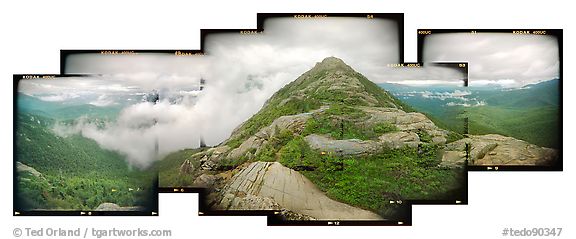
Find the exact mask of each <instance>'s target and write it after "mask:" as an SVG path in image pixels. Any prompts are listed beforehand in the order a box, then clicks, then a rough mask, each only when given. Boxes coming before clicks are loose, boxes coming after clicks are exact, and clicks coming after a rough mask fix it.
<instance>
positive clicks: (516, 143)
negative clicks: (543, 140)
mask: <svg viewBox="0 0 576 239" xmlns="http://www.w3.org/2000/svg"><path fill="white" fill-rule="evenodd" d="M466 143H468V144H469V145H470V158H469V162H468V163H469V164H470V165H531V166H535V165H540V166H546V165H551V164H553V163H554V162H555V160H557V158H558V152H557V151H556V150H555V149H550V148H545V147H539V146H537V145H533V144H530V143H528V142H525V141H523V140H519V139H515V138H512V137H506V136H502V135H498V134H487V135H470V136H469V138H465V139H461V140H458V141H455V142H452V143H450V144H448V145H446V149H447V150H462V149H465V147H466ZM464 159H465V155H461V158H460V159H455V156H452V157H451V158H450V159H449V158H448V157H445V159H443V161H447V162H448V161H452V162H456V161H464Z"/></svg>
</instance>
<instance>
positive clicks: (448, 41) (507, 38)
mask: <svg viewBox="0 0 576 239" xmlns="http://www.w3.org/2000/svg"><path fill="white" fill-rule="evenodd" d="M422 59H423V61H424V62H430V61H464V62H469V63H470V66H469V67H470V68H469V70H470V71H469V74H470V85H471V86H474V85H485V84H490V83H492V84H499V85H501V86H504V87H521V86H524V85H527V84H533V83H538V82H541V81H547V80H552V79H554V78H558V77H559V69H560V58H559V52H558V42H557V39H556V37H554V36H545V35H517V34H512V33H477V34H470V33H437V34H432V35H430V36H427V37H426V38H425V42H424V46H423V58H422Z"/></svg>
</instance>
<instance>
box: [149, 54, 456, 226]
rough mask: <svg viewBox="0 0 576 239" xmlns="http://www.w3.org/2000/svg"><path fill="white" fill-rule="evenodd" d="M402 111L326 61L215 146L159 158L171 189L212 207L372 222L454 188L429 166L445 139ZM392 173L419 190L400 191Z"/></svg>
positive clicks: (338, 63)
mask: <svg viewBox="0 0 576 239" xmlns="http://www.w3.org/2000/svg"><path fill="white" fill-rule="evenodd" d="M410 111H412V110H410V108H409V107H407V106H405V105H404V104H403V103H402V102H401V101H399V100H398V99H396V98H395V97H394V96H392V95H391V94H389V93H388V92H386V91H385V90H383V89H382V88H380V87H379V86H378V85H376V84H374V83H373V82H371V81H369V80H368V79H367V78H366V77H364V76H363V75H362V74H360V73H358V72H356V71H355V70H354V69H352V67H350V66H348V65H347V64H346V63H344V61H342V60H341V59H338V58H336V57H328V58H326V59H324V60H322V61H321V62H318V63H316V65H315V66H314V67H313V68H312V69H310V70H309V71H307V72H305V73H303V74H302V75H301V76H299V77H298V78H297V79H295V80H294V81H292V82H291V83H289V84H287V85H285V86H284V87H283V88H282V89H280V90H279V91H277V92H276V93H274V94H273V95H272V97H271V98H270V99H268V100H267V101H266V103H265V104H264V106H263V107H262V109H261V110H260V111H259V112H257V113H256V114H254V115H253V116H252V117H251V118H250V119H248V120H247V121H245V122H244V123H243V124H242V125H240V126H238V127H237V128H236V129H235V130H234V131H233V132H232V134H231V136H230V138H229V139H228V140H226V141H225V142H223V143H222V144H220V145H219V146H217V147H214V148H204V149H198V150H197V151H194V152H189V153H188V152H186V151H184V152H178V153H175V154H174V155H170V156H168V157H167V158H170V159H172V158H176V159H178V158H182V157H184V158H185V160H181V161H180V162H181V163H180V164H181V166H180V168H179V169H177V170H178V171H179V175H180V176H179V177H180V179H179V180H180V181H179V182H180V184H182V182H186V181H187V182H188V183H189V185H178V186H190V185H191V186H196V187H204V188H207V189H208V191H209V192H211V194H210V195H209V196H208V197H207V201H206V202H205V203H206V205H209V206H210V207H211V208H213V209H220V210H278V209H286V211H287V212H289V213H288V215H284V216H286V217H287V218H297V219H310V218H315V219H325V220H328V219H343V220H346V219H363V220H381V219H382V218H390V217H391V216H392V215H393V214H394V213H392V212H391V211H390V210H392V211H393V210H394V208H392V206H390V204H389V203H388V202H389V200H397V199H400V198H404V197H405V196H406V195H408V194H410V196H414V195H416V196H417V197H418V195H421V196H424V195H442V194H445V193H447V192H449V191H451V192H452V191H454V190H455V188H457V187H460V182H461V180H460V179H459V177H460V175H461V174H460V173H459V172H460V171H462V169H461V168H460V167H458V166H456V167H453V168H454V170H456V171H457V172H454V173H452V172H451V170H448V171H447V170H446V169H440V168H439V167H437V165H438V164H439V163H440V162H441V159H440V158H439V157H438V152H437V149H438V148H439V147H442V145H444V144H445V143H446V142H447V141H448V139H449V138H450V137H452V134H453V133H451V132H449V131H447V130H443V129H441V128H438V127H437V126H436V125H435V124H434V123H433V122H432V121H431V120H430V119H428V117H426V116H425V115H424V114H421V113H417V112H410ZM179 155H181V156H179ZM389 164H390V165H396V166H393V167H392V166H390V165H389ZM421 167H424V168H421ZM412 170H419V171H418V173H417V174H412ZM428 171H430V172H429V174H430V175H429V176H425V178H420V177H421V176H422V174H423V173H424V174H428ZM432 171H433V172H432ZM398 175H407V176H405V178H403V179H401V181H402V180H407V181H406V183H408V184H414V183H415V184H418V185H419V186H417V187H406V186H405V185H400V184H402V182H404V181H402V182H401V181H398V179H394V178H397V177H398ZM168 177H169V176H168V175H167V176H163V175H162V173H161V175H160V178H161V184H163V185H162V186H170V185H169V184H168V183H166V182H162V178H168ZM413 177H418V178H413ZM423 177H424V176H423ZM431 181H442V185H440V184H439V183H438V182H431ZM382 182H386V183H385V185H384V184H382V185H380V184H381V183H382ZM362 184H363V185H364V186H362V187H356V186H352V185H362ZM284 185H292V186H284ZM426 185H437V186H434V187H429V186H426ZM172 186H175V185H172ZM350 186H352V187H350ZM319 188H320V189H321V190H319ZM401 188H410V189H409V190H403V191H398V190H399V189H401ZM411 189H414V192H412V191H410V190H411ZM325 192H329V193H328V195H326V194H325ZM355 197H358V198H355ZM367 198H372V199H374V200H372V199H371V200H367Z"/></svg>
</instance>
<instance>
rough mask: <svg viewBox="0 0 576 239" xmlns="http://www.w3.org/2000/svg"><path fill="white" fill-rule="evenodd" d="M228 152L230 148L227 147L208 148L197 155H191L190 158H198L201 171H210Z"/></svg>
mask: <svg viewBox="0 0 576 239" xmlns="http://www.w3.org/2000/svg"><path fill="white" fill-rule="evenodd" d="M228 151H230V147H229V146H227V145H222V146H218V147H215V148H210V149H208V150H206V151H204V152H200V153H197V154H195V155H193V156H192V158H200V168H201V169H203V170H212V169H214V168H215V167H216V166H217V165H218V163H220V161H221V160H222V159H223V158H224V157H225V156H226V153H228Z"/></svg>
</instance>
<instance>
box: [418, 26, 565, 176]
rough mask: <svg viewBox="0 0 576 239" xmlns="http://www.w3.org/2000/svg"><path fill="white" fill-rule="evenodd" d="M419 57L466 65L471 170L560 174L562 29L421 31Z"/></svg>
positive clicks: (423, 59)
mask: <svg viewBox="0 0 576 239" xmlns="http://www.w3.org/2000/svg"><path fill="white" fill-rule="evenodd" d="M418 59H419V60H420V61H424V62H434V61H467V62H469V63H470V66H471V70H470V87H469V88H470V92H471V94H472V96H473V97H474V98H476V99H477V100H476V102H474V103H472V104H469V105H466V106H462V107H464V108H466V109H465V110H466V111H467V115H468V124H467V127H468V129H469V131H470V132H469V136H470V140H469V141H470V142H468V143H469V144H470V147H471V155H470V156H471V161H470V167H469V168H470V170H473V171H562V165H563V163H562V162H563V158H562V128H563V126H562V111H563V110H562V30H559V29H449V30H448V29H420V30H418Z"/></svg>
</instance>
